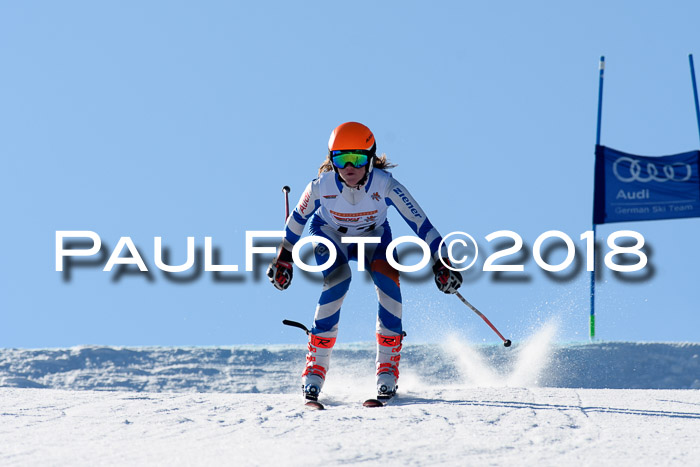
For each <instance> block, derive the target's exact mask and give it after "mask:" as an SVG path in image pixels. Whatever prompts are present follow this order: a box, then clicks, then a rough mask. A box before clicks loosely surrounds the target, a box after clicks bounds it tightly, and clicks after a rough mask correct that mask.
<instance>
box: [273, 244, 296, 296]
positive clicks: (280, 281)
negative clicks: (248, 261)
mask: <svg viewBox="0 0 700 467" xmlns="http://www.w3.org/2000/svg"><path fill="white" fill-rule="evenodd" d="M293 274H294V268H293V267H292V254H291V253H290V252H289V251H287V250H285V249H284V248H281V249H280V254H279V255H278V256H277V259H275V260H274V261H273V262H272V264H270V267H269V268H267V277H269V278H270V282H272V285H274V286H275V287H276V288H277V289H278V290H286V289H287V287H289V284H291V283H292V275H293Z"/></svg>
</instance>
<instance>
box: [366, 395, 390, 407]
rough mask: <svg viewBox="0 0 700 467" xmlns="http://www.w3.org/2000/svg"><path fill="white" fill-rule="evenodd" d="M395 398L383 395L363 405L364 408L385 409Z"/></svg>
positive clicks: (368, 400)
mask: <svg viewBox="0 0 700 467" xmlns="http://www.w3.org/2000/svg"><path fill="white" fill-rule="evenodd" d="M393 398H394V396H393V395H391V396H386V395H381V396H377V398H376V399H367V400H366V401H364V402H363V403H362V406H363V407H384V406H385V405H387V404H388V403H389V402H391V400H392V399H393Z"/></svg>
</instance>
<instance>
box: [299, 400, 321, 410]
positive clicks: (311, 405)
mask: <svg viewBox="0 0 700 467" xmlns="http://www.w3.org/2000/svg"><path fill="white" fill-rule="evenodd" d="M304 407H306V408H307V409H310V410H323V409H325V407H324V406H323V404H321V403H320V402H318V401H306V403H305V404H304Z"/></svg>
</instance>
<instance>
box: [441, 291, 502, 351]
mask: <svg viewBox="0 0 700 467" xmlns="http://www.w3.org/2000/svg"><path fill="white" fill-rule="evenodd" d="M455 295H457V298H459V299H460V300H462V303H464V304H465V305H467V306H468V307H469V308H471V310H472V311H473V312H474V313H476V314H477V315H479V316H481V319H483V320H484V322H485V323H486V324H488V325H489V326H490V327H491V329H493V332H495V333H496V334H498V337H500V338H501V340H502V341H503V345H504V346H505V347H510V344H511V342H510V339H506V338H505V337H503V335H502V334H501V333H500V332H498V329H496V326H494V325H493V324H491V321H489V319H488V318H487V317H486V316H484V314H483V313H482V312H480V311H479V310H477V309H476V307H475V306H474V305H472V304H471V303H469V302H468V301H467V299H466V298H464V297H462V294H461V293H459V292H455Z"/></svg>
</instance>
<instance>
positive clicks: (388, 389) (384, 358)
mask: <svg viewBox="0 0 700 467" xmlns="http://www.w3.org/2000/svg"><path fill="white" fill-rule="evenodd" d="M402 340H403V336H402V335H398V336H385V335H382V334H377V398H378V399H380V400H381V399H391V398H392V397H394V395H396V390H397V389H398V387H399V386H398V384H397V382H398V379H399V361H400V360H401V341H402Z"/></svg>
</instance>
